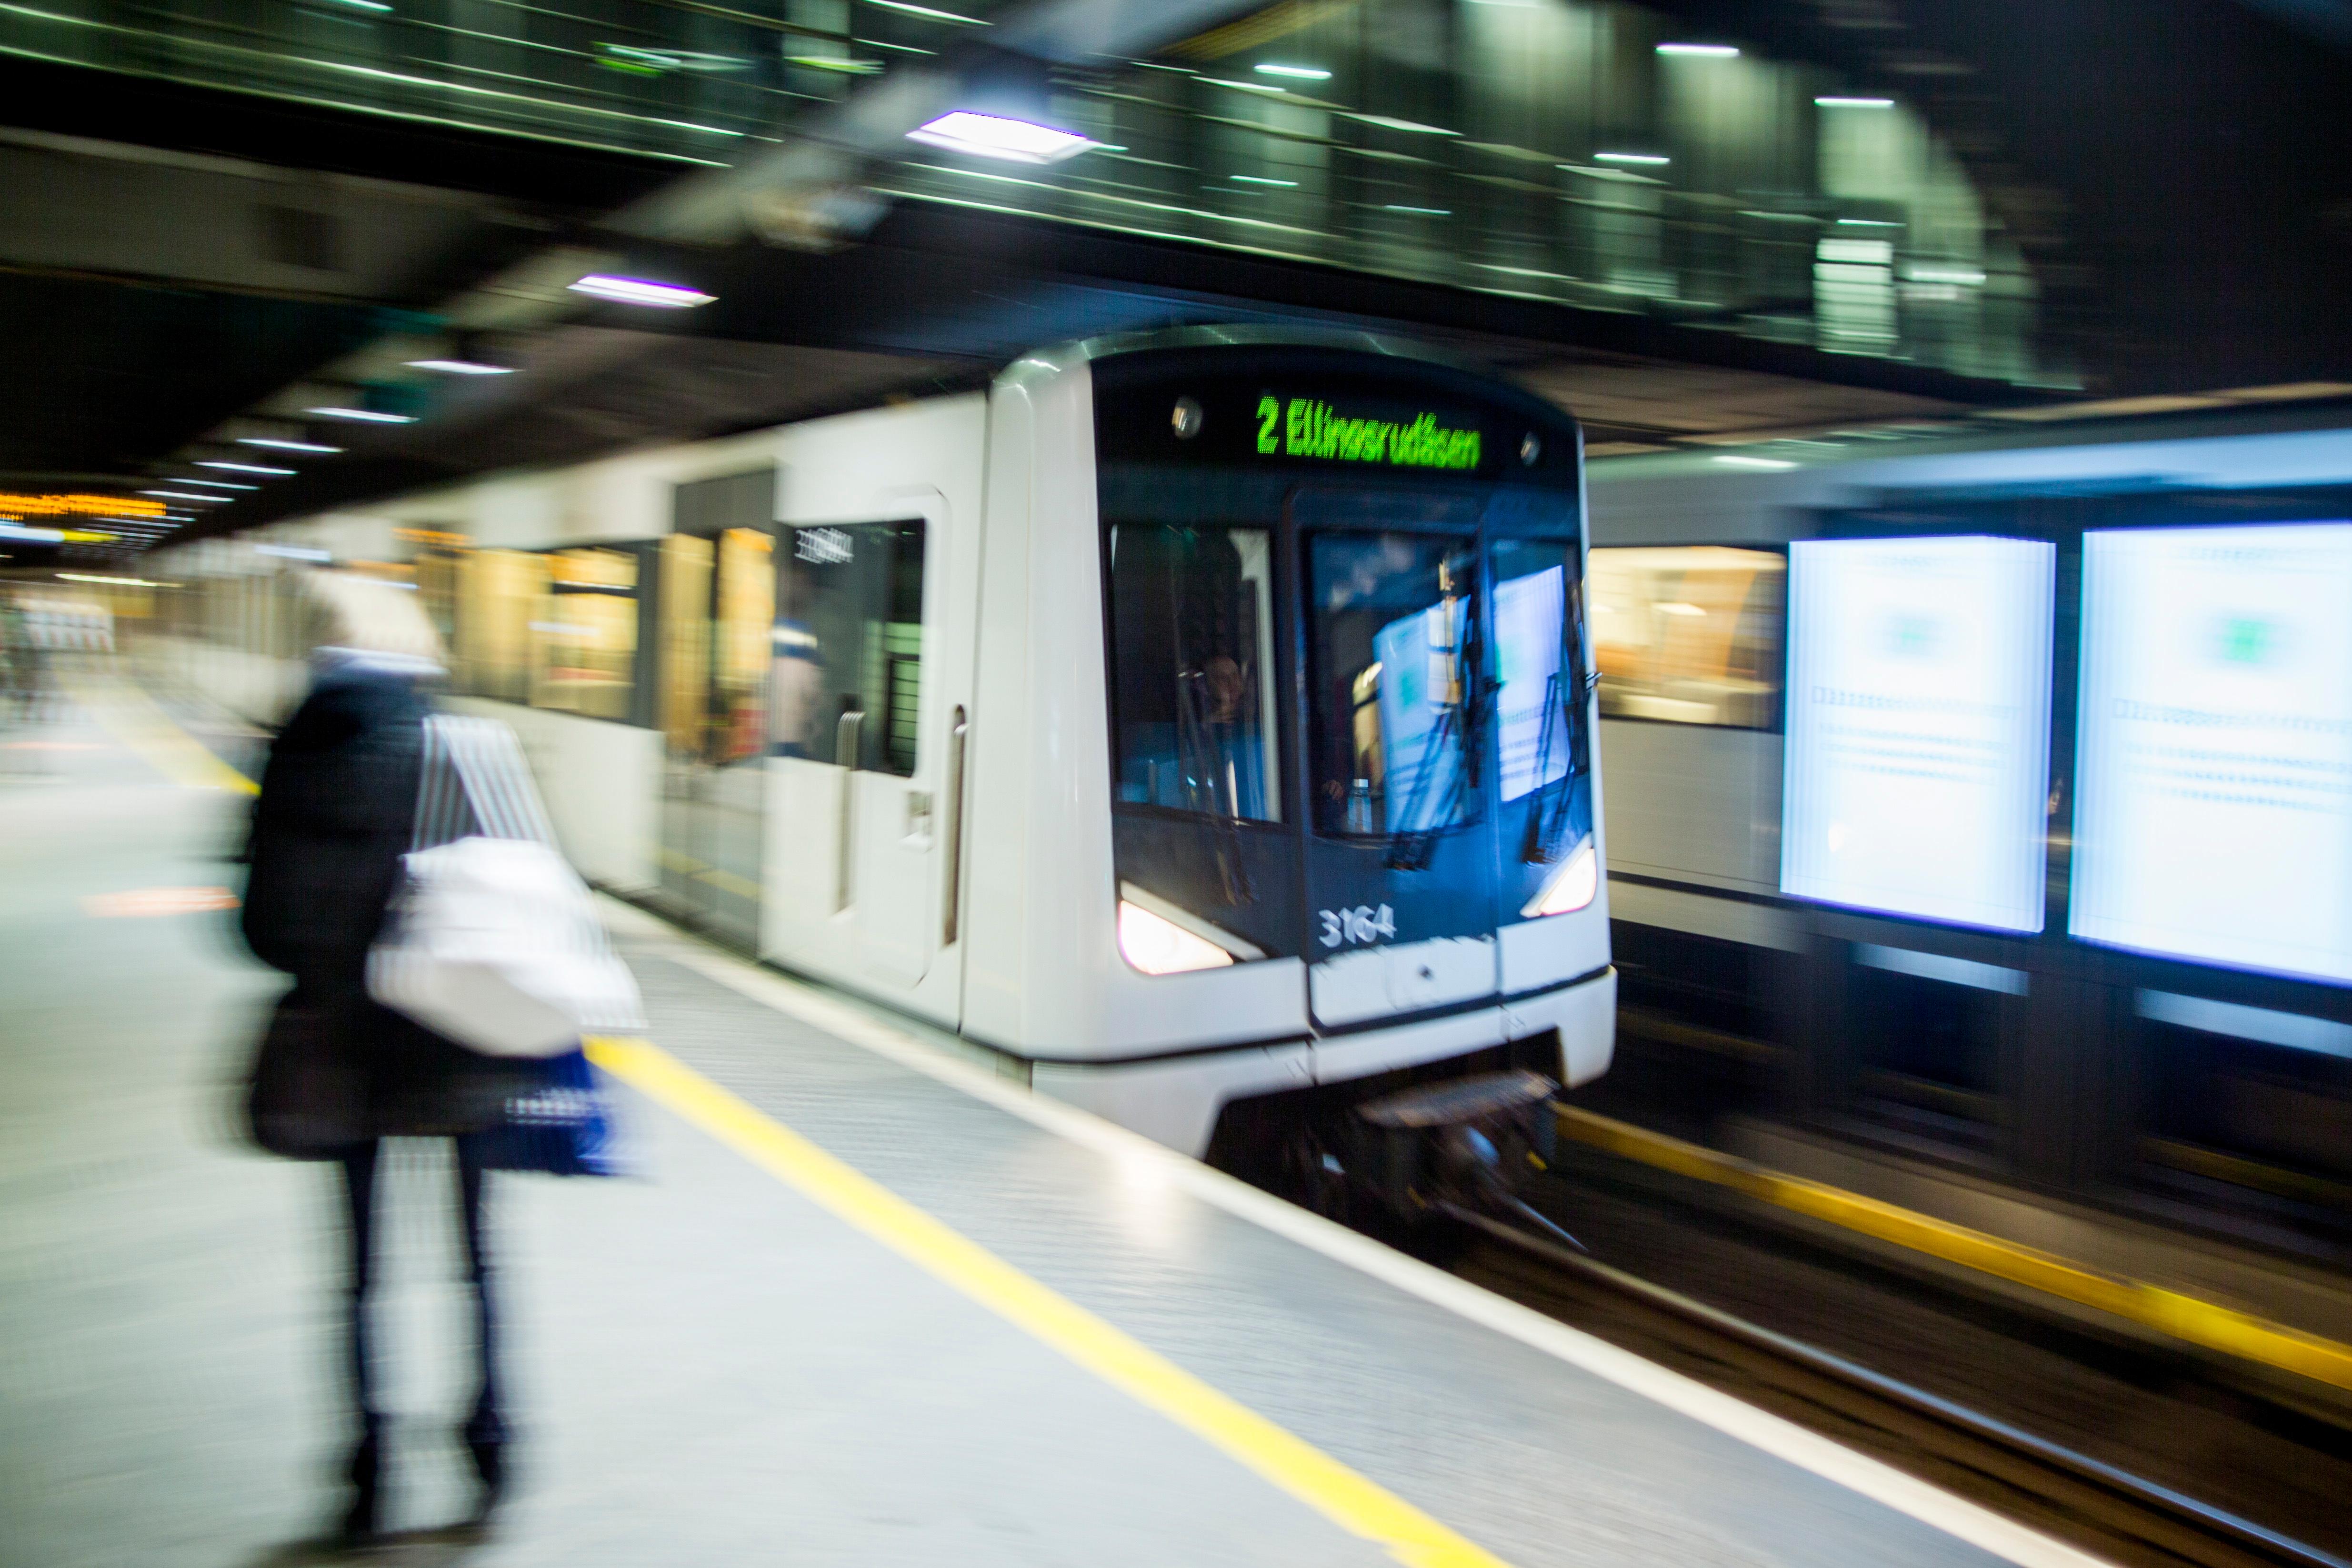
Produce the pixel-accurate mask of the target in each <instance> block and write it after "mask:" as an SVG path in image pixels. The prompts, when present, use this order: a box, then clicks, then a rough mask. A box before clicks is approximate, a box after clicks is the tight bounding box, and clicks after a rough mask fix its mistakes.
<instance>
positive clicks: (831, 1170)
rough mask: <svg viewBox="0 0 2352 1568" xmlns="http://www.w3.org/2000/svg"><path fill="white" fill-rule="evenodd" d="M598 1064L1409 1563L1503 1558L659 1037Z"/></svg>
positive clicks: (1481, 1566)
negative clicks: (785, 1120) (844, 1156)
mask: <svg viewBox="0 0 2352 1568" xmlns="http://www.w3.org/2000/svg"><path fill="white" fill-rule="evenodd" d="M588 1053H589V1056H590V1058H591V1059H592V1060H593V1061H594V1062H595V1063H596V1065H597V1066H599V1067H601V1068H603V1069H604V1071H607V1072H609V1073H611V1074H613V1076H614V1077H615V1078H618V1079H620V1080H621V1081H622V1082H625V1083H627V1084H629V1085H630V1086H631V1087H633V1088H635V1089H636V1090H638V1091H639V1092H642V1093H644V1094H646V1095H647V1096H648V1097H650V1098H651V1099H653V1100H656V1101H657V1102H659V1103H662V1104H664V1105H667V1106H668V1107H669V1109H670V1110H672V1111H674V1112H676V1113H677V1114H679V1115H680V1116H683V1117H684V1118H686V1120H688V1122H690V1123H692V1124H695V1125H696V1126H698V1127H699V1128H701V1129H702V1131H704V1132H705V1133H707V1134H709V1135H711V1136H712V1137H714V1138H717V1139H718V1140H719V1142H721V1143H723V1144H725V1145H728V1146H730V1148H732V1149H734V1150H735V1151H736V1152H737V1153H738V1154H740V1155H743V1156H744V1157H745V1158H746V1159H748V1160H750V1161H751V1163H752V1164H754V1165H756V1166H760V1167H761V1169H763V1170H765V1171H767V1172H768V1173H769V1174H770V1175H772V1176H776V1177H778V1178H780V1179H781V1180H782V1181H783V1182H784V1183H786V1184H787V1185H788V1186H793V1187H794V1188H795V1189H797V1190H798V1191H799V1192H800V1193H801V1194H802V1195H803V1196H804V1197H808V1198H810V1199H812V1200H813V1201H814V1202H815V1203H816V1204H818V1205H819V1206H820V1207H824V1208H826V1209H829V1210H831V1211H832V1212H833V1213H834V1214H835V1216H837V1217H838V1218H842V1219H844V1220H846V1221H847V1222H848V1223H849V1224H851V1225H854V1226H856V1228H858V1229H860V1230H863V1231H865V1232H866V1234H867V1235H869V1236H871V1237H873V1238H874V1239H876V1240H877V1241H879V1242H881V1243H882V1244H883V1245H884V1246H886V1247H887V1248H889V1249H891V1250H893V1251H895V1252H897V1253H898V1255H899V1256H901V1257H903V1258H905V1259H906V1260H908V1261H909V1262H911V1263H913V1264H914V1265H915V1266H916V1267H918V1268H919V1269H923V1270H927V1271H929V1273H931V1274H932V1275H934V1276H936V1277H937V1278H938V1279H940V1281H944V1282H945V1283H947V1284H948V1285H950V1286H951V1287H953V1288H954V1289H955V1290H958V1291H962V1292H963V1293H964V1294H965V1295H966V1296H968V1297H970V1298H971V1300H972V1301H977V1302H978V1303H979V1304H980V1305H982V1306H983V1307H985V1308H987V1309H988V1310H989V1311H991V1312H995V1313H996V1314H997V1315H998V1316H1000V1317H1002V1318H1003V1319H1004V1320H1005V1321H1006V1322H1010V1323H1012V1324H1013V1325H1014V1326H1015V1327H1017V1328H1020V1329H1023V1330H1024V1331H1026V1332H1027V1333H1031V1334H1033V1335H1034V1336H1035V1337H1036V1338H1038V1339H1039V1340H1042V1341H1043V1342H1045V1343H1046V1344H1047V1345H1049V1346H1051V1347H1052V1348H1053V1349H1055V1350H1056V1351H1058V1352H1060V1353H1061V1354H1063V1355H1065V1356H1067V1357H1068V1358H1069V1359H1070V1360H1071V1361H1073V1362H1076V1364H1078V1365H1080V1366H1082V1367H1084V1368H1086V1369H1087V1371H1088V1372H1091V1373H1093V1374H1094V1375H1096V1376H1097V1377H1099V1378H1101V1379H1102V1380H1103V1381H1104V1382H1106V1383H1108V1384H1109V1385H1111V1386H1112V1387H1114V1388H1118V1389H1119V1390H1121V1391H1122V1392H1124V1393H1125V1394H1127V1395H1128V1396H1129V1397H1131V1398H1133V1399H1135V1400H1136V1401H1138V1402H1139V1403H1140V1404H1141V1405H1143V1406H1146V1407H1147V1408H1150V1409H1152V1410H1155V1411H1158V1412H1159V1413H1160V1415H1161V1416H1166V1417H1167V1418H1168V1419H1170V1420H1171V1421H1173V1422H1175V1423H1176V1424H1177V1425H1178V1426H1180V1427H1184V1428H1186V1429H1187V1430H1189V1431H1191V1432H1192V1433H1193V1434H1194V1435H1195V1436H1196V1437H1202V1438H1203V1439H1205V1440H1206V1441H1207V1442H1209V1443H1210V1444H1212V1445H1213V1446H1214V1447H1216V1448H1221V1449H1223V1451H1224V1452H1225V1453H1226V1454H1228V1455H1230V1456H1231V1457H1232V1458H1234V1459H1236V1460H1239V1461H1240V1462H1241V1463H1242V1464H1243V1465H1244V1466H1245V1467H1247V1468H1248V1469H1251V1470H1254V1471H1255V1472H1256V1473H1257V1474H1258V1475H1260V1476H1262V1477H1264V1478H1265V1479H1266V1480H1268V1481H1270V1482H1272V1483H1273V1484H1274V1485H1276V1486H1277V1487H1279V1488H1281V1489H1282V1490H1284V1491H1286V1492H1288V1493H1289V1494H1290V1495H1291V1496H1293V1497H1295V1498H1297V1500H1299V1501H1301V1502H1303V1503H1305V1504H1307V1506H1308V1507H1309V1508H1312V1509H1314V1510H1315V1511H1317V1512H1318V1513H1320V1514H1322V1515H1323V1516H1324V1517H1325V1518H1327V1519H1328V1520H1330V1521H1332V1522H1333V1523H1334V1524H1337V1525H1338V1526H1339V1528H1341V1529H1342V1530H1345V1531H1348V1532H1349V1533H1350V1534H1353V1535H1357V1536H1360V1537H1361V1538H1363V1539H1364V1540H1367V1541H1370V1542H1377V1543H1378V1544H1379V1545H1380V1546H1381V1547H1382V1548H1384V1549H1385V1550H1386V1551H1387V1552H1388V1554H1389V1556H1390V1557H1391V1558H1392V1559H1394V1560H1395V1561H1396V1562H1398V1563H1402V1564H1405V1565H1406V1568H1508V1565H1507V1564H1506V1563H1504V1562H1503V1560H1502V1559H1501V1558H1498V1557H1496V1556H1495V1555H1494V1554H1493V1553H1492V1552H1488V1551H1486V1549H1485V1548H1483V1547H1480V1546H1477V1545H1475V1544H1474V1543H1473V1542H1470V1541H1468V1540H1466V1539H1465V1538H1464V1537H1463V1536H1461V1535H1459V1534H1457V1533H1455V1532H1454V1531H1453V1530H1452V1529H1450V1528H1448V1527H1447V1526H1445V1525H1444V1524H1441V1523H1440V1522H1438V1521H1437V1520H1435V1519H1433V1518H1432V1517H1431V1516H1430V1515H1428V1514H1426V1513H1423V1511H1421V1510H1420V1509H1417V1508H1415V1507H1413V1506H1412V1504H1411V1503H1409V1502H1406V1501H1405V1500H1403V1499H1402V1498H1400V1497H1398V1496H1397V1495H1396V1494H1395V1493H1393V1492H1391V1491H1389V1490H1387V1489H1385V1488H1383V1487H1381V1486H1380V1485H1379V1484H1378V1483H1376V1482H1374V1481H1372V1480H1370V1479H1367V1478H1366V1477H1364V1476H1363V1475H1360V1474H1359V1473H1358V1472H1357V1471H1355V1470H1352V1469H1349V1468H1348V1467H1347V1466H1346V1465H1343V1464H1341V1463H1340V1462H1339V1460H1337V1459H1335V1458H1331V1457H1330V1456H1329V1455H1328V1454H1325V1453H1324V1452H1323V1451H1322V1450H1321V1449H1319V1448H1315V1447H1313V1446H1311V1445H1310V1444H1308V1443H1307V1442H1306V1441H1305V1440H1304V1439H1302V1438H1300V1437H1295V1436H1293V1435H1292V1434H1291V1433H1290V1432H1288V1431H1287V1430H1286V1429H1285V1428H1283V1427H1277V1426H1276V1425H1275V1424H1274V1423H1273V1422H1271V1421H1269V1420H1267V1419H1266V1418H1265V1416H1260V1415H1258V1414H1257V1413H1256V1412H1255V1411H1254V1410H1251V1409H1249V1408H1248V1407H1246V1406H1243V1405H1241V1404H1239V1403H1238V1402H1236V1401H1235V1400H1234V1399H1232V1398H1230V1397H1228V1396H1226V1395H1224V1394H1222V1393H1220V1392H1219V1391H1218V1390H1216V1389H1214V1388H1212V1387H1211V1386H1210V1385H1208V1384H1206V1383H1203V1382H1202V1381H1201V1380H1200V1379H1199V1378H1197V1377H1195V1376H1193V1375H1192V1374H1191V1373H1189V1372H1186V1371H1184V1370H1183V1369H1182V1368H1181V1367H1180V1366H1178V1365H1176V1364H1175V1363H1173V1362H1171V1361H1169V1360H1168V1359H1167V1358H1166V1357H1164V1356H1162V1355H1160V1354H1159V1353H1158V1352H1156V1351H1152V1350H1150V1349H1147V1348H1146V1347H1145V1346H1144V1345H1143V1344H1142V1343H1139V1342H1138V1341H1137V1340H1135V1339H1133V1338H1131V1337H1129V1335H1128V1334H1126V1333H1122V1332H1121V1331H1120V1330H1118V1329H1117V1328H1114V1327H1112V1326H1111V1325H1110V1324H1109V1323H1108V1322H1105V1321H1104V1320H1103V1319H1101V1318H1099V1317H1097V1316H1096V1315H1095V1314H1094V1313H1092V1312H1087V1310H1086V1309H1085V1308H1083V1307H1081V1306H1079V1305H1077V1304H1076V1302H1074V1301H1070V1300H1069V1299H1068V1298H1066V1297H1065V1296H1063V1295H1061V1294H1059V1293H1058V1292H1056V1291H1053V1290H1050V1289H1048V1288H1047V1287H1046V1286H1045V1285H1043V1284H1040V1283H1039V1282H1038V1281H1035V1280H1034V1279H1032V1278H1030V1277H1029V1276H1028V1275H1026V1274H1024V1273H1022V1272H1021V1271H1020V1270H1017V1269H1015V1268H1013V1266H1012V1265H1011V1264H1009V1263H1007V1262H1005V1261H1004V1260H1003V1259H1001V1258H998V1257H997V1256H996V1255H995V1254H994V1253H992V1252H990V1251H988V1250H987V1249H984V1248H982V1247H981V1246H980V1245H979V1244H978V1243H977V1242H974V1241H972V1240H971V1239H969V1238H967V1237H965V1236H964V1235H962V1234H961V1232H959V1231H956V1230H952V1229H950V1228H949V1227H948V1226H946V1225H945V1224H943V1223H941V1222H940V1220H938V1219H936V1218H932V1217H931V1216H930V1215H929V1214H928V1213H926V1212H924V1211H923V1210H922V1209H919V1208H917V1207H915V1206H914V1205H913V1204H910V1203H908V1201H907V1200H906V1199H904V1198H902V1197H898V1195H897V1194H896V1193H893V1192H891V1191H890V1190H889V1189H888V1188H887V1187H885V1186H882V1185H881V1184H880V1183H878V1182H877V1181H875V1180H874V1179H873V1178H872V1177H870V1176H866V1175H865V1174H863V1173H862V1172H859V1171H856V1170H854V1169H852V1168H851V1167H850V1166H847V1165H845V1164H844V1163H843V1162H842V1161H841V1160H839V1159H837V1158H835V1156H834V1155H831V1154H828V1153H827V1152H826V1151H824V1149H821V1148H819V1147H817V1145H814V1144H813V1143H811V1142H809V1141H808V1140H807V1139H806V1138H804V1137H803V1136H801V1134H798V1133H796V1132H794V1131H793V1130H792V1129H791V1128H789V1127H787V1126H785V1125H784V1124H782V1123H781V1122H777V1121H775V1120H773V1119H772V1118H771V1117H770V1116H768V1115H766V1114H765V1113H762V1112H761V1111H759V1110H758V1109H756V1108H755V1107H753V1106H752V1105H751V1104H750V1103H747V1102H746V1101H743V1100H741V1099H740V1098H738V1097H737V1096H736V1095H734V1094H732V1093H730V1092H728V1091H727V1090H725V1089H722V1088H720V1087H719V1085H718V1084H716V1083H713V1082H711V1081H710V1080H709V1079H707V1078H705V1077H703V1076H702V1075H701V1074H699V1073H698V1072H696V1071H694V1070H693V1069H691V1068H689V1067H688V1066H687V1065H686V1064H685V1063H684V1062H682V1061H678V1060H677V1058H676V1057H674V1056H672V1055H670V1054H669V1053H668V1052H667V1051H663V1050H661V1049H660V1048H659V1047H658V1046H656V1045H654V1044H652V1043H651V1042H650V1041H647V1040H619V1039H606V1040H590V1041H589V1042H588Z"/></svg>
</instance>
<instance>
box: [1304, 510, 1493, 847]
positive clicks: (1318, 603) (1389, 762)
mask: <svg viewBox="0 0 2352 1568" xmlns="http://www.w3.org/2000/svg"><path fill="white" fill-rule="evenodd" d="M1306 553H1307V576H1308V583H1307V592H1308V602H1309V604H1310V606H1311V612H1310V616H1311V618H1310V622H1309V626H1310V630H1309V638H1310V644H1311V651H1310V657H1311V658H1312V661H1313V668H1314V680H1313V685H1312V688H1311V691H1312V696H1311V702H1312V706H1313V715H1312V745H1313V748H1314V760H1313V768H1314V774H1313V779H1312V782H1313V786H1314V802H1315V826H1316V830H1317V831H1318V832H1321V833H1324V834H1327V835H1334V836H1338V835H1348V836H1355V835H1363V836H1375V835H1378V836H1386V835H1389V834H1392V833H1417V832H1428V831H1436V830H1441V829H1444V828H1450V827H1457V826H1459V825H1460V824H1461V823H1462V822H1463V821H1465V820H1466V819H1467V817H1468V815H1469V813H1470V810H1471V807H1472V801H1473V794H1474V768H1475V760H1474V758H1473V757H1472V754H1471V751H1470V747H1469V742H1468V733H1467V732H1468V729H1469V725H1468V723H1467V720H1468V719H1469V718H1470V716H1471V713H1470V710H1469V708H1468V706H1467V704H1468V703H1469V701H1470V699H1471V698H1473V697H1474V696H1475V688H1476V686H1477V676H1476V669H1475V664H1474V663H1472V660H1473V659H1474V658H1475V643H1476V641H1477V629H1478V615H1477V609H1476V606H1477V599H1476V576H1477V573H1476V567H1475V559H1476V558H1475V552H1474V550H1473V549H1470V548H1467V546H1466V543H1465V541H1464V540H1460V539H1453V538H1445V537H1444V536H1442V535H1441V536H1429V535H1420V536H1416V535H1412V534H1404V533H1374V534H1356V533H1328V534H1321V535H1318V536H1315V537H1314V538H1310V539H1309V540H1308V541H1307V552H1306Z"/></svg>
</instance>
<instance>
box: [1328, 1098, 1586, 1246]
mask: <svg viewBox="0 0 2352 1568" xmlns="http://www.w3.org/2000/svg"><path fill="white" fill-rule="evenodd" d="M1558 1093H1559V1084H1558V1083H1557V1082H1553V1081H1552V1080H1551V1079H1549V1078H1547V1077H1545V1076H1544V1075H1543V1074H1542V1073H1540V1072H1529V1071H1509V1072H1482V1073H1479V1074H1477V1075H1475V1076H1474V1077H1469V1078H1453V1079H1447V1080H1445V1081H1444V1082H1439V1083H1424V1084H1417V1085H1415V1086H1414V1087H1412V1088H1410V1089H1401V1090H1398V1091H1397V1092H1394V1093H1392V1094H1383V1095H1381V1097H1380V1098H1378V1099H1376V1100H1366V1101H1364V1102H1362V1103H1360V1104H1357V1105H1355V1106H1353V1107H1352V1108H1351V1113H1350V1115H1349V1142H1350V1143H1351V1144H1352V1145H1354V1147H1353V1150H1352V1154H1353V1158H1351V1159H1350V1160H1349V1162H1348V1165H1349V1173H1350V1174H1351V1175H1352V1176H1354V1177H1355V1179H1356V1183H1357V1185H1358V1186H1359V1187H1360V1189H1362V1190H1365V1191H1367V1192H1368V1193H1369V1194H1370V1196H1372V1197H1375V1198H1377V1199H1378V1200H1379V1201H1380V1202H1381V1204H1382V1205H1384V1206H1385V1207H1388V1208H1389V1209H1391V1211H1393V1212H1394V1213H1395V1214H1397V1215H1398V1216H1399V1217H1400V1218H1404V1219H1407V1220H1416V1219H1422V1218H1428V1217H1430V1216H1432V1215H1436V1214H1454V1215H1457V1216H1481V1217H1492V1218H1500V1219H1504V1220H1506V1221H1507V1222H1509V1223H1513V1224H1533V1225H1534V1226H1536V1227H1537V1228H1538V1229H1540V1230H1542V1231H1544V1232H1545V1233H1547V1234H1548V1235H1549V1236H1551V1237H1554V1238H1557V1239H1560V1240H1563V1241H1566V1242H1567V1243H1568V1244H1569V1245H1570V1246H1572V1247H1575V1248H1576V1249H1578V1250H1580V1251H1581V1250H1582V1249H1583V1243H1581V1242H1580V1241H1578V1240H1577V1239H1576V1238H1575V1237H1573V1236H1570V1235H1569V1233H1568V1232H1567V1231H1565V1230H1562V1229H1561V1228H1559V1226H1557V1225H1555V1224H1553V1223H1552V1222H1551V1221H1550V1220H1549V1219H1547V1218H1544V1217H1543V1216H1542V1215H1540V1214H1538V1213H1537V1212H1536V1210H1535V1209H1533V1208H1531V1207H1528V1203H1527V1202H1526V1200H1525V1199H1524V1198H1522V1197H1520V1196H1519V1195H1520V1193H1521V1191H1522V1190H1523V1189H1524V1188H1525V1186H1526V1185H1527V1183H1528V1182H1529V1181H1530V1180H1532V1179H1533V1178H1534V1176H1536V1174H1537V1173H1538V1172H1539V1171H1542V1170H1545V1169H1548V1168H1549V1166H1550V1164H1551V1160H1552V1150H1553V1146H1554V1141H1555V1138H1556V1136H1557V1126H1556V1124H1555V1122H1554V1120H1553V1117H1552V1110H1551V1103H1552V1099H1553V1096H1555V1095H1557V1094H1558Z"/></svg>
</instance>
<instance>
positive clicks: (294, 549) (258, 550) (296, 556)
mask: <svg viewBox="0 0 2352 1568" xmlns="http://www.w3.org/2000/svg"><path fill="white" fill-rule="evenodd" d="M253 553H254V554H256V555H275V556H283V557H285V558H286V559H288V560H332V559H335V552H334V551H332V550H324V549H315V548H314V547H312V546H310V545H269V544H257V545H256V546H254V547H253Z"/></svg>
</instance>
